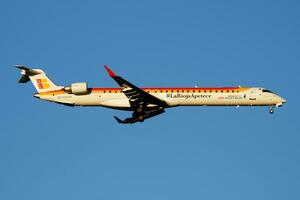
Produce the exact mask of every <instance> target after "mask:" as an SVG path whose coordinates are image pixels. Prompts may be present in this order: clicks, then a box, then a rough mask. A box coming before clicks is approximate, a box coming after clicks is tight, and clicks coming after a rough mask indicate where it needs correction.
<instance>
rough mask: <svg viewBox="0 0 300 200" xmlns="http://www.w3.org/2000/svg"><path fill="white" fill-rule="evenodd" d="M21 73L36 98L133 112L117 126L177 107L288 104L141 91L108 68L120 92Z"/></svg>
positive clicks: (253, 96) (248, 92) (224, 92)
mask: <svg viewBox="0 0 300 200" xmlns="http://www.w3.org/2000/svg"><path fill="white" fill-rule="evenodd" d="M16 67H17V68H18V69H20V70H21V75H22V76H21V78H20V80H19V83H27V82H29V81H31V82H32V84H33V85H34V87H35V88H36V90H37V92H38V93H36V94H34V97H36V98H39V99H42V100H46V101H50V102H55V103H58V104H63V105H66V106H102V107H107V108H112V109H118V110H127V111H132V116H131V117H129V118H126V119H124V120H121V119H120V118H118V117H116V116H114V118H115V119H116V120H117V122H119V123H122V124H133V123H136V122H143V121H144V120H145V119H148V118H151V117H154V116H157V115H159V114H162V113H164V112H165V109H166V108H171V107H177V106H236V107H239V106H268V107H269V113H270V114H273V113H274V109H273V108H274V107H277V108H278V107H281V106H282V105H283V104H284V103H286V100H285V99H284V98H282V97H280V96H279V95H277V94H275V93H273V92H271V91H270V90H267V89H265V88H260V87H240V86H239V87H219V88H212V87H209V88H200V87H193V88H140V87H137V86H135V85H134V84H132V83H130V82H129V81H127V80H125V79H123V78H122V77H121V76H118V75H117V74H115V73H114V72H113V71H112V70H111V69H109V68H108V67H107V66H106V65H104V68H105V69H106V71H107V72H108V74H109V76H110V77H111V78H113V79H114V80H115V81H116V82H117V83H118V84H119V86H120V87H119V88H89V87H88V85H87V83H86V82H78V83H72V84H71V85H69V86H57V85H55V84H54V83H53V82H52V81H51V80H50V79H49V78H48V77H47V75H46V73H45V72H44V71H43V70H41V69H29V68H26V67H24V66H22V65H16Z"/></svg>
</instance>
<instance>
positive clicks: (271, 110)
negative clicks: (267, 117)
mask: <svg viewBox="0 0 300 200" xmlns="http://www.w3.org/2000/svg"><path fill="white" fill-rule="evenodd" d="M269 113H270V114H273V113H274V109H273V106H270V107H269Z"/></svg>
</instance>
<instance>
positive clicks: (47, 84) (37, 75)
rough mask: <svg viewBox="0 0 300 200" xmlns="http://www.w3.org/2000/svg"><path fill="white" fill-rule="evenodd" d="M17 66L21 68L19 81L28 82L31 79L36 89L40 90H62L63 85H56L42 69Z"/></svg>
mask: <svg viewBox="0 0 300 200" xmlns="http://www.w3.org/2000/svg"><path fill="white" fill-rule="evenodd" d="M16 68H18V69H20V70H21V75H22V76H21V78H20V80H19V83H27V82H28V81H31V82H32V84H33V85H34V87H35V89H36V90H37V91H38V92H39V93H40V92H48V91H53V90H60V89H62V88H63V87H62V86H57V85H55V84H54V83H53V82H52V81H51V80H50V79H49V78H48V77H47V76H46V73H45V72H44V71H43V70H41V69H29V68H26V67H24V66H22V65H16Z"/></svg>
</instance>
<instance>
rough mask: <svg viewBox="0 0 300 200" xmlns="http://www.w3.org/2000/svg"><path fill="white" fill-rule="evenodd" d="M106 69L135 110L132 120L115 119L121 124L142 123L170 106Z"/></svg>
mask: <svg viewBox="0 0 300 200" xmlns="http://www.w3.org/2000/svg"><path fill="white" fill-rule="evenodd" d="M104 67H105V69H106V71H107V72H108V74H109V76H110V77H112V78H113V79H114V80H115V81H116V82H117V83H118V84H119V85H120V86H121V87H122V92H123V93H124V94H125V95H126V97H127V98H128V100H129V103H130V106H131V108H132V110H133V114H132V117H131V118H127V119H125V120H120V119H119V118H117V117H115V119H116V120H117V121H118V122H119V123H126V124H128V123H130V124H132V123H135V122H138V121H140V122H142V121H144V119H147V118H150V117H154V116H156V115H159V114H161V113H163V112H164V108H166V107H167V106H168V104H167V103H166V102H165V101H163V100H160V99H158V98H157V97H155V96H153V95H151V94H149V93H147V92H145V91H144V90H142V89H140V88H138V87H137V86H135V85H133V84H132V83H130V82H128V81H127V80H125V79H123V78H122V77H120V76H117V75H116V74H115V73H114V72H113V71H112V70H111V69H109V68H108V67H107V66H104Z"/></svg>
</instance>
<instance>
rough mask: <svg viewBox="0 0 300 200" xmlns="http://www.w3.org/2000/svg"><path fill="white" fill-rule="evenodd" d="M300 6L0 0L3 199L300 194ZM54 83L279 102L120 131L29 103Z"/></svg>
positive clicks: (163, 119) (109, 122) (87, 114)
mask: <svg viewBox="0 0 300 200" xmlns="http://www.w3.org/2000/svg"><path fill="white" fill-rule="evenodd" d="M299 10H300V3H299V1H296V0H295V1H293V0H286V1H273V0H272V1H271V0H270V1H263V0H257V1H255V0H251V1H238V0H237V1H221V0H220V1H218V0H213V1H187V0H186V1H174V0H172V1H171V0H169V1H92V0H87V1H37V0H36V1H34V0H28V1H20V0H18V1H14V0H1V1H0V27H1V29H0V45H1V46H0V47H1V48H0V65H1V68H0V70H1V115H0V199H3V200H4V199H5V200H19V199H30V200H40V199H44V200H48V199H49V200H53V199H73V200H77V199H78V200H79V199H92V200H93V199H95V200H96V199H107V200H116V199H130V200H135V199H136V200H140V199H143V200H154V199H155V200H160V199H161V200H163V199H172V200H181V199H195V200H199V199H206V200H217V199H218V200H219V199H229V200H240V199H246V200H253V199H256V200H265V199H270V200H281V199H289V200H296V199H297V200H298V199H300V193H299V189H300V170H299V169H300V156H299V153H300V136H299V134H300V128H299V126H300V125H299V124H300V123H299V122H300V121H299V111H300V109H299V99H300V95H299V74H300V68H299V66H300V55H299V52H300V37H299V36H300V12H299ZM15 64H24V65H26V66H28V67H38V68H43V69H44V70H45V71H46V72H47V73H48V75H49V76H50V77H51V78H52V79H53V80H54V81H55V82H56V83H58V84H61V85H68V84H70V83H72V82H76V81H87V82H88V83H89V86H91V87H114V86H117V85H116V83H115V82H114V81H113V80H111V79H110V78H109V77H108V75H107V74H106V72H105V71H104V69H103V64H107V65H108V66H110V67H111V68H112V69H113V70H114V71H116V72H117V73H118V74H120V75H122V76H123V77H124V78H126V79H128V80H130V81H131V82H133V83H135V84H136V85H138V86H144V87H157V86H158V87H177V86H179V87H181V86H182V87H193V86H194V85H198V86H213V87H218V86H238V85H241V86H262V87H266V88H268V89H270V90H273V91H275V92H277V93H279V94H280V95H281V96H283V97H284V98H286V99H287V100H288V103H287V104H286V105H285V106H284V107H282V108H280V109H276V110H275V113H274V115H273V116H271V115H269V114H268V109H267V108H266V107H258V108H255V107H253V108H250V107H247V108H239V109H237V108H232V107H230V108H227V107H226V108H222V107H208V108H206V107H205V108H204V107H193V108H192V107H189V108H176V109H170V110H168V111H167V112H166V113H165V114H163V115H160V116H158V117H156V118H153V119H150V120H148V121H146V122H145V123H143V124H136V125H133V126H123V125H119V124H117V123H116V122H115V121H114V119H113V118H112V116H113V115H117V116H120V117H126V116H129V115H130V113H127V112H121V111H115V110H110V109H106V108H100V107H99V108H98V107H97V108H69V107H64V106H61V105H57V104H53V103H48V102H43V101H39V100H37V99H35V98H33V97H32V94H33V93H35V90H34V88H33V87H32V85H31V84H26V85H20V84H18V83H17V80H18V79H19V72H18V71H17V70H16V69H14V68H13V67H12V66H13V65H15Z"/></svg>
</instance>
